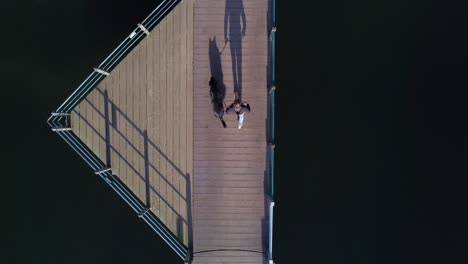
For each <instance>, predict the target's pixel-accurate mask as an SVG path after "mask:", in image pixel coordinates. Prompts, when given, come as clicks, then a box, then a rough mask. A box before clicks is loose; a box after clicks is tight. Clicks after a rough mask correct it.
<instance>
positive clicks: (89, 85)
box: [47, 0, 191, 263]
mask: <svg viewBox="0 0 468 264" xmlns="http://www.w3.org/2000/svg"><path fill="white" fill-rule="evenodd" d="M179 2H180V0H164V1H163V2H161V3H160V4H159V5H158V6H157V7H156V8H155V9H154V10H153V11H152V12H151V13H150V14H149V15H148V16H147V17H146V18H145V19H144V20H143V22H142V23H141V24H140V25H141V27H142V28H141V27H140V26H138V27H136V28H135V29H134V30H133V31H132V32H131V34H129V36H128V37H126V38H125V39H124V40H123V41H122V42H121V43H120V44H119V45H118V46H117V48H115V49H114V50H113V51H112V52H111V53H110V54H109V56H107V57H106V58H105V59H104V61H103V62H102V63H101V64H99V66H98V67H97V68H96V69H95V70H94V71H93V72H92V73H91V74H90V75H88V77H87V78H86V79H85V80H84V81H83V82H82V83H81V84H80V85H79V86H78V88H77V89H76V90H75V91H73V93H72V94H71V95H70V96H69V97H68V98H67V99H65V101H64V102H63V103H62V104H61V105H60V106H59V107H58V108H57V110H56V111H55V112H53V113H52V114H51V116H50V117H49V118H48V119H47V124H49V126H50V127H51V128H52V129H53V130H54V131H56V133H57V134H58V135H59V136H60V137H61V138H62V139H63V140H64V141H65V142H66V143H67V144H68V145H69V146H70V147H71V148H72V149H73V150H74V151H75V152H76V153H77V154H78V155H79V156H80V157H81V158H82V159H83V160H84V161H85V162H86V164H88V166H89V167H90V168H91V169H92V170H93V171H94V172H96V174H98V175H99V176H100V177H101V178H102V179H103V180H104V181H105V182H106V183H107V184H108V185H109V186H110V187H111V188H112V189H113V190H114V191H115V192H116V193H117V194H118V195H119V196H120V197H121V198H122V199H123V200H124V201H125V202H126V203H127V204H128V205H129V206H130V208H132V210H133V211H135V213H137V214H138V215H139V217H140V218H142V220H143V221H145V222H146V223H147V224H148V226H149V227H150V228H151V229H153V230H154V231H155V232H156V233H157V234H158V235H159V236H160V237H161V239H163V240H164V241H165V242H166V243H167V244H168V246H169V247H170V248H172V250H174V252H175V253H176V254H177V255H178V256H179V257H180V258H182V260H184V262H185V263H188V262H189V260H190V258H191V256H190V253H189V249H188V247H187V246H185V245H184V244H183V243H182V242H181V241H180V240H179V238H178V237H176V236H175V235H174V234H173V233H172V231H170V230H169V229H168V228H167V227H166V226H165V225H164V223H162V222H161V221H160V220H159V219H158V218H157V217H156V216H155V215H154V214H153V213H152V212H151V211H150V210H148V208H146V206H145V204H144V203H143V202H142V201H141V200H140V199H139V198H138V197H137V196H136V195H135V194H134V193H133V192H132V191H131V190H130V189H129V188H128V187H127V186H126V185H125V184H123V183H122V182H121V181H120V180H119V179H118V178H117V177H115V176H114V175H112V172H111V171H110V170H109V168H106V164H104V162H103V161H101V160H100V159H99V158H98V157H97V156H96V155H95V154H94V153H93V152H92V150H90V149H89V148H88V146H86V144H84V142H82V141H81V140H80V139H79V137H78V136H77V135H76V134H75V133H73V131H71V127H67V125H66V123H67V122H65V125H64V124H61V120H62V118H64V117H65V116H67V115H69V114H70V113H71V111H72V110H73V109H74V108H75V107H76V105H78V104H79V103H80V102H81V101H82V100H83V99H84V98H85V96H86V95H87V94H88V93H89V92H90V91H91V90H93V89H94V88H96V84H97V83H99V82H100V81H101V80H102V79H104V78H105V77H106V76H107V75H108V73H109V72H111V70H112V69H113V68H114V66H115V64H116V63H117V62H119V61H120V60H121V59H122V58H123V56H125V55H126V54H128V52H129V50H131V49H132V48H133V47H135V46H136V45H137V44H138V43H139V41H140V40H141V39H143V38H144V37H145V36H146V34H147V33H146V32H145V31H144V30H143V29H147V30H148V31H149V30H151V29H153V27H154V26H156V25H157V23H158V22H160V21H161V20H162V19H163V18H164V16H165V15H167V14H168V13H169V12H170V11H171V10H172V8H173V7H174V6H175V5H176V4H177V3H179Z"/></svg>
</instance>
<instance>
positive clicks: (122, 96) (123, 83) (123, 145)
mask: <svg viewBox="0 0 468 264" xmlns="http://www.w3.org/2000/svg"><path fill="white" fill-rule="evenodd" d="M120 65H122V68H121V71H120V82H119V104H118V105H117V109H118V120H117V124H118V127H117V130H118V131H119V132H120V133H119V143H120V144H119V149H118V151H117V153H116V154H117V155H118V156H119V163H120V177H121V179H122V180H123V182H124V183H125V184H126V185H127V186H128V187H129V188H130V185H129V184H131V179H130V178H129V177H127V166H126V159H127V152H126V151H125V150H126V149H127V141H126V140H125V137H126V134H127V121H126V119H125V117H124V114H125V113H127V91H126V89H127V79H128V77H127V69H128V60H126V59H124V60H123V61H122V62H121V63H120Z"/></svg>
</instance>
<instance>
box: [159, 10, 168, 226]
mask: <svg viewBox="0 0 468 264" xmlns="http://www.w3.org/2000/svg"><path fill="white" fill-rule="evenodd" d="M166 24H167V20H166V19H164V20H162V21H161V23H160V24H159V27H160V30H159V33H160V38H159V52H160V53H159V57H160V64H159V73H160V79H159V80H160V82H159V85H160V96H159V98H160V101H159V105H160V108H159V112H160V123H159V124H160V125H159V141H160V142H159V145H158V146H160V153H159V154H158V155H159V156H160V167H161V168H160V171H161V177H162V178H164V179H166V178H167V170H166V167H167V161H166V159H165V158H163V157H162V156H161V152H162V153H165V152H166V145H167V143H166V125H167V124H166V120H167V118H166V115H167V111H166V110H167V108H166V102H167V98H166V89H167V87H166V79H167V77H166V70H167V64H166V56H167V54H166V49H167V43H166V31H167V30H166V28H167V27H166ZM166 193H167V184H166V182H165V181H164V180H161V181H160V188H159V195H161V196H162V197H166V196H167V195H166ZM167 206H168V205H167V203H165V202H161V207H160V213H161V214H160V217H161V220H162V221H163V222H164V223H166V221H167V219H168V216H167Z"/></svg>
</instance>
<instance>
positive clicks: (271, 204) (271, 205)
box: [268, 201, 275, 264]
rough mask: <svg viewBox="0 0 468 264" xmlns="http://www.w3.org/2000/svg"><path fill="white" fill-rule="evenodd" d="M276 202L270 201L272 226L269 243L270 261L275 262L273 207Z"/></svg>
mask: <svg viewBox="0 0 468 264" xmlns="http://www.w3.org/2000/svg"><path fill="white" fill-rule="evenodd" d="M274 206H275V202H273V201H271V202H270V227H269V244H268V263H269V264H273V207H274Z"/></svg>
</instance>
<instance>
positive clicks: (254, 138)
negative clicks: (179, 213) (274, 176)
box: [193, 0, 268, 264]
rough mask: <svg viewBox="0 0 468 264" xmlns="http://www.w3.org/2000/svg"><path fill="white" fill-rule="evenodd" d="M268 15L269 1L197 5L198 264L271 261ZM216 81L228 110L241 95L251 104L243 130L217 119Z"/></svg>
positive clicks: (207, 0) (202, 0)
mask: <svg viewBox="0 0 468 264" xmlns="http://www.w3.org/2000/svg"><path fill="white" fill-rule="evenodd" d="M267 12H268V1H267V0H248V1H242V0H227V1H216V0H197V1H195V4H194V32H195V34H194V50H193V52H194V80H195V82H194V109H195V110H194V113H195V116H194V151H195V152H194V187H193V192H194V194H193V203H194V208H193V232H194V234H193V239H194V242H193V247H194V248H193V250H194V252H195V254H194V262H193V263H194V264H202V263H203V264H204V263H259V264H260V263H264V261H265V252H266V246H267V245H266V241H267V235H268V234H267V227H268V225H267V220H268V219H267V214H266V208H267V207H266V206H265V199H266V197H265V192H266V190H265V178H266V177H267V175H268V171H267V170H268V161H267V155H266V154H267V153H266V149H267V137H266V127H267V126H266V125H267V123H266V120H267V66H268V49H267V47H268V35H267V32H268V29H267ZM244 21H245V36H242V31H243V30H244ZM225 34H226V36H227V40H225V37H224V36H225ZM220 52H222V53H221V54H220ZM210 76H213V77H215V78H216V79H217V80H218V82H220V83H224V85H225V88H226V103H227V104H229V103H232V101H233V100H234V98H235V97H234V91H235V90H236V92H237V93H238V94H239V96H242V99H244V100H246V101H248V102H249V103H250V105H251V107H252V112H251V113H250V114H249V115H246V117H245V121H244V127H243V128H242V129H241V130H239V129H237V118H236V117H235V116H225V120H226V122H227V124H228V128H225V129H224V128H222V126H221V123H220V121H219V120H217V119H216V118H214V117H213V114H212V113H211V106H210V104H209V101H210V97H209V87H208V85H207V83H208V80H209V78H210ZM240 250H241V251H240ZM197 252H204V253H197Z"/></svg>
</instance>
